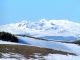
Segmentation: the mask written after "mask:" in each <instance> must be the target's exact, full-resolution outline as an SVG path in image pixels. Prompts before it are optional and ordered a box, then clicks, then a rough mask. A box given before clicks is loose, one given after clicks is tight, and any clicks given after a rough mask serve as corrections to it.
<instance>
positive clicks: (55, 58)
mask: <svg viewBox="0 0 80 60" xmlns="http://www.w3.org/2000/svg"><path fill="white" fill-rule="evenodd" d="M44 58H45V60H80V56H73V55H60V54H49V55H48V56H44Z"/></svg>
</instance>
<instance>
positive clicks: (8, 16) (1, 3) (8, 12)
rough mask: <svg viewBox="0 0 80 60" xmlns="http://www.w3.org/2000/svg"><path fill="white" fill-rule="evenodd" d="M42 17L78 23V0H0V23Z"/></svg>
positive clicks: (79, 12) (79, 9)
mask: <svg viewBox="0 0 80 60" xmlns="http://www.w3.org/2000/svg"><path fill="white" fill-rule="evenodd" d="M43 18H45V19H47V20H50V19H68V20H71V21H74V22H78V23H80V0H0V25H2V24H8V23H16V22H20V21H22V20H28V21H38V20H40V19H43Z"/></svg>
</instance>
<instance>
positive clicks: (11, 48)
mask: <svg viewBox="0 0 80 60" xmlns="http://www.w3.org/2000/svg"><path fill="white" fill-rule="evenodd" d="M0 52H1V53H9V52H12V53H17V54H21V55H23V56H24V57H25V58H35V57H34V54H35V53H40V54H41V56H45V55H48V54H49V53H51V54H63V55H68V54H70V55H76V54H74V53H69V52H63V51H58V50H53V49H47V48H39V47H34V46H25V45H9V44H0ZM1 57H2V55H1V54H0V58H1Z"/></svg>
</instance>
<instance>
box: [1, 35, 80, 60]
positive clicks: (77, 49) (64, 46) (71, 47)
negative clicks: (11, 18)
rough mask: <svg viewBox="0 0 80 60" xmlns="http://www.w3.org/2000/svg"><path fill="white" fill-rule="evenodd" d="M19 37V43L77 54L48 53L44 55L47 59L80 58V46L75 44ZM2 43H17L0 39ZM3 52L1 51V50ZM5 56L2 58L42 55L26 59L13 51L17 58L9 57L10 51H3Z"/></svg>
mask: <svg viewBox="0 0 80 60" xmlns="http://www.w3.org/2000/svg"><path fill="white" fill-rule="evenodd" d="M17 37H18V39H19V43H22V44H25V45H28V46H29V45H30V46H37V47H43V48H49V49H55V50H61V51H65V52H70V53H75V54H77V56H74V55H61V54H48V55H46V56H43V58H44V59H45V60H80V46H78V45H75V44H68V43H61V42H54V41H43V40H36V39H33V38H27V37H20V36H17ZM0 44H15V45H16V44H17V43H12V42H5V41H0ZM0 53H1V52H0ZM1 54H2V55H3V56H4V57H8V58H6V59H5V58H0V60H19V59H20V60H40V57H39V56H38V55H37V54H35V56H36V57H37V58H29V59H26V58H25V57H23V56H22V55H20V54H14V53H11V54H12V55H13V56H14V57H15V56H16V57H17V58H18V59H16V58H9V57H10V56H11V55H10V54H9V53H1Z"/></svg>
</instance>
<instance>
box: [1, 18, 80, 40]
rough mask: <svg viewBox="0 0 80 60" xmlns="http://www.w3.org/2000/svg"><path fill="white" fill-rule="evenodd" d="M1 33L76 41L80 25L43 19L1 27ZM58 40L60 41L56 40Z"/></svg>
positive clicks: (66, 21) (79, 32)
mask: <svg viewBox="0 0 80 60" xmlns="http://www.w3.org/2000/svg"><path fill="white" fill-rule="evenodd" d="M0 31H7V32H11V33H13V34H25V35H34V36H37V37H43V38H46V37H47V38H49V39H54V40H55V38H51V37H49V36H52V37H55V36H56V37H58V38H59V37H60V38H59V40H62V39H63V38H64V40H71V39H72V40H76V39H78V38H79V36H80V24H79V23H76V22H72V21H69V20H46V19H41V20H39V21H37V22H30V21H26V20H23V21H21V22H18V23H12V24H6V25H1V26H0ZM56 40H58V39H56Z"/></svg>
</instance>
